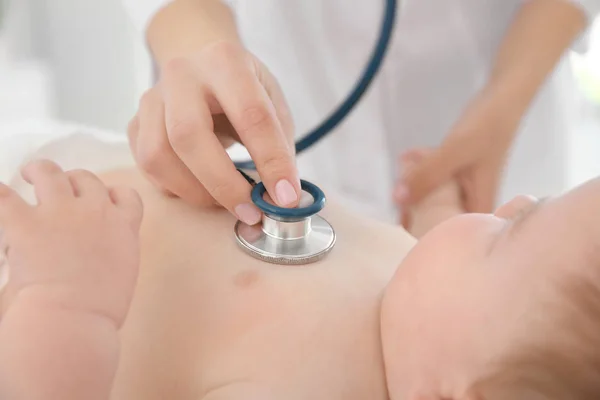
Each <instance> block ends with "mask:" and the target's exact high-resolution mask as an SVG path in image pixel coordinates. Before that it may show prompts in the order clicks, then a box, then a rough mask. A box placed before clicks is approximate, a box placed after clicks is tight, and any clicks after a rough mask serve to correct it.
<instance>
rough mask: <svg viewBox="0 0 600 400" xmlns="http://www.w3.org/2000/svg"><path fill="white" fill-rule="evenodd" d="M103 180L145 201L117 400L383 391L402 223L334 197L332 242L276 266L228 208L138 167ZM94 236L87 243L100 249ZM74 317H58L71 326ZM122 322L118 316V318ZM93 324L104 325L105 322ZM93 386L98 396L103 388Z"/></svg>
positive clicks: (374, 395) (248, 399) (366, 395)
mask: <svg viewBox="0 0 600 400" xmlns="http://www.w3.org/2000/svg"><path fill="white" fill-rule="evenodd" d="M101 179H102V181H103V182H104V184H105V185H106V186H107V187H113V186H125V187H130V188H134V189H135V190H136V191H137V192H138V193H139V194H140V196H141V198H142V200H143V202H144V208H145V215H144V220H143V224H142V229H141V265H140V273H139V276H138V280H137V286H136V288H135V293H134V297H133V302H132V303H131V308H130V309H129V313H128V314H127V318H126V320H125V322H124V324H123V326H122V329H121V330H120V333H119V338H120V358H119V365H118V368H117V370H116V378H115V379H114V382H113V385H112V394H111V395H110V398H111V399H112V400H136V399H139V400H153V399H156V400H158V399H167V398H168V399H178V400H179V399H181V400H185V399H190V400H191V399H194V400H198V399H203V400H221V399H222V400H241V399H244V400H252V399H257V400H258V399H261V400H269V399H281V398H285V399H286V400H287V399H289V400H294V399H299V400H300V399H307V398H310V399H317V400H318V399H328V400H331V399H334V400H335V399H340V400H341V399H343V400H349V399H350V400H351V399H357V400H358V399H361V400H362V399H373V400H377V399H382V400H385V399H387V398H388V393H387V385H386V379H385V371H384V365H383V356H382V349H381V336H380V303H381V299H382V296H383V292H384V289H385V287H386V285H387V284H388V282H389V280H390V279H391V277H392V275H393V274H394V272H395V270H396V269H397V266H398V265H399V264H400V262H401V260H402V259H403V257H404V256H405V255H406V253H407V252H408V251H409V249H410V248H411V247H412V246H413V244H414V239H413V238H412V237H411V236H410V235H408V234H407V233H406V232H405V231H404V230H403V229H401V228H398V227H392V226H386V225H382V224H378V223H375V222H371V221H368V220H364V219H362V218H359V217H356V216H355V215H352V214H349V213H346V212H345V211H343V210H342V209H340V208H338V207H337V206H335V204H330V205H329V206H328V207H327V208H326V210H325V212H324V213H323V215H324V216H325V217H326V218H327V219H328V220H329V221H330V222H331V223H332V224H333V225H334V227H335V228H336V231H337V234H338V242H337V245H336V248H335V249H334V251H333V252H332V253H331V254H330V255H329V256H328V257H327V258H326V259H325V260H323V261H322V262H319V263H317V264H313V265H308V266H300V267H289V266H288V267H284V266H274V265H270V264H265V263H262V262H259V261H257V260H254V259H252V258H250V257H249V256H247V255H246V254H245V253H243V252H242V251H240V250H239V249H238V248H237V246H236V244H235V241H234V239H233V230H232V229H233V225H234V222H235V221H234V220H233V218H232V217H231V216H230V214H228V213H227V212H226V211H224V210H218V209H214V208H211V209H201V208H198V207H195V208H193V207H190V206H188V205H186V204H184V203H183V202H182V201H180V200H178V199H174V198H168V197H166V196H164V194H161V193H159V192H157V191H156V190H155V189H154V188H153V187H152V186H151V184H149V183H148V182H147V181H146V180H145V179H144V178H143V177H142V176H141V175H140V174H139V173H138V172H137V171H135V170H122V171H115V172H111V173H106V174H103V175H102V176H101ZM69 217H70V215H69V214H68V213H65V215H62V216H60V218H62V219H64V220H68V219H69ZM54 218H57V217H56V216H55V217H54ZM61 221H62V220H61ZM57 224H58V222H57ZM93 225H94V226H90V225H81V226H80V228H79V229H89V228H93V229H95V230H97V229H98V227H99V223H95V224H93ZM72 233H73V232H72ZM71 236H73V235H71ZM82 237H84V235H78V240H80V239H81V238H82ZM69 239H70V242H69V243H71V244H72V243H77V240H75V239H73V237H70V238H69ZM99 240H100V239H97V240H96V241H95V243H88V244H87V245H88V246H89V248H90V249H96V250H98V248H99V247H98V243H97V242H98V241H99ZM23 243H25V242H23ZM82 245H85V243H82ZM131 247H132V245H131V243H126V242H125V241H124V242H123V243H115V244H113V248H105V249H104V251H105V253H106V254H115V253H116V254H118V253H119V252H120V251H124V250H123V249H127V248H130V249H131ZM133 247H135V246H133ZM119 249H121V250H119ZM41 256H42V257H43V254H42V255H41ZM101 258H102V257H99V259H101ZM33 264H36V263H35V262H33ZM37 264H39V263H37ZM113 264H114V262H113ZM82 271H85V270H84V269H82ZM13 286H14V285H13ZM73 286H74V287H76V286H77V285H76V284H75V285H73ZM131 286H132V285H131V283H130V284H129V285H127V284H125V285H123V282H121V284H119V283H118V282H116V283H113V287H114V288H115V289H114V290H113V289H111V290H103V292H108V291H110V292H114V293H111V295H108V296H102V297H103V298H104V302H105V303H106V304H111V303H112V302H114V298H115V297H119V294H121V295H123V294H124V293H125V294H127V293H128V290H131V289H132V287H131ZM87 292H89V293H94V290H88V291H87ZM5 302H6V301H5ZM79 303H82V302H78V304H79ZM83 303H85V302H83ZM120 303H122V301H121V302H120ZM126 303H128V302H126ZM38 311H40V312H41V310H40V309H38ZM88 311H90V310H88ZM92 312H95V310H92ZM38 314H39V313H38ZM122 314H123V315H122V316H124V312H123V313H122ZM31 315H32V318H33V316H35V313H33V314H31ZM94 315H95V314H94ZM39 321H42V322H44V319H43V318H41V319H40V318H38V322H39ZM57 321H58V320H57ZM4 322H6V321H4ZM46 322H51V321H46ZM55 322H56V321H55ZM71 322H72V321H71ZM69 323H70V322H69V321H68V320H67V321H63V322H62V323H61V324H62V325H63V326H64V327H66V328H69ZM78 323H79V324H81V323H82V322H81V321H78ZM61 324H59V325H61ZM89 324H91V323H90V322H89V321H88V326H90V327H91V325H89ZM84 325H85V324H84ZM5 326H6V323H4V324H3V327H5ZM119 326H120V321H117V322H116V323H115V325H114V327H113V329H116V328H118V327H119ZM72 327H73V326H71V328H72ZM5 331H6V329H5ZM94 332H96V333H98V332H100V333H101V332H102V327H96V330H95V331H94ZM114 332H115V333H116V331H114ZM108 335H109V336H110V335H111V333H110V332H108ZM5 339H6V338H5ZM88 339H90V338H88ZM91 339H94V338H93V337H92V338H91ZM12 340H13V341H14V340H17V339H15V338H12ZM4 343H5V344H7V343H9V342H8V341H7V340H5V341H4ZM115 345H116V344H115V343H113V344H112V345H111V344H110V343H104V344H103V346H101V347H100V348H99V349H102V350H104V353H103V356H104V357H107V359H106V360H104V361H105V362H106V363H108V364H105V365H104V366H105V367H106V365H108V367H109V369H110V365H112V364H110V363H111V362H115V360H116V359H115V358H114V357H115V354H114V346H115ZM10 346H12V344H8V345H6V346H5V348H6V347H10ZM111 346H113V347H111ZM111 351H112V352H111ZM15 357H16V356H15ZM111 357H112V358H111ZM111 360H112V361H111ZM89 365H91V367H90V368H92V367H93V365H92V364H91V363H90V364H89ZM71 367H73V365H71ZM91 370H93V368H92V369H91ZM113 372H114V371H113ZM68 376H71V377H72V376H73V375H68ZM107 376H109V377H110V371H109V373H108V375H107ZM36 379H37V378H36ZM70 381H71V382H70V383H68V384H67V383H65V386H64V387H63V390H64V391H66V390H67V388H68V385H72V384H73V383H72V382H73V379H70ZM59 383H60V380H59ZM63 383H64V382H63ZM104 383H105V384H106V385H107V387H108V386H110V385H109V384H107V383H106V382H104ZM98 384H101V383H98ZM26 386H28V385H26ZM65 393H67V394H68V395H71V396H75V397H67V394H65ZM65 393H63V394H62V395H61V396H62V397H56V398H57V399H58V398H60V399H61V400H65V399H70V398H73V399H75V398H77V399H79V398H82V395H81V393H76V392H75V391H73V390H71V391H70V392H65ZM95 393H96V395H98V396H102V394H101V393H102V391H101V390H96V391H95ZM83 397H85V398H92V397H89V396H87V397H86V396H83ZM26 398H27V400H30V399H33V398H34V397H26ZM41 398H43V399H44V400H50V399H51V400H54V397H48V396H46V397H41ZM101 398H102V397H98V399H101ZM11 400H12V399H11ZM102 400H104V398H102Z"/></svg>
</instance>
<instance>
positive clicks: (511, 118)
mask: <svg viewBox="0 0 600 400" xmlns="http://www.w3.org/2000/svg"><path fill="white" fill-rule="evenodd" d="M518 124H519V118H518V117H517V116H516V114H514V115H513V114H511V113H507V112H505V110H504V111H502V108H501V107H497V106H496V105H495V103H494V99H493V97H492V96H486V95H485V94H484V95H480V96H478V98H477V99H475V101H474V102H472V103H471V105H470V106H469V107H468V108H467V109H466V110H465V112H464V114H463V116H462V118H461V119H460V120H459V121H458V123H457V124H456V125H455V127H454V128H453V129H452V130H451V132H450V133H449V134H448V136H447V137H446V138H445V139H444V141H443V142H442V144H441V146H440V147H439V148H437V149H435V150H433V151H432V152H430V153H429V154H428V155H427V157H425V158H424V159H423V160H422V161H421V162H420V163H419V164H418V165H415V166H414V167H413V168H410V169H408V170H406V171H404V172H403V173H402V174H401V178H400V181H399V182H398V183H397V186H396V190H395V195H394V197H395V200H396V202H397V203H398V204H399V205H400V206H401V207H402V206H408V205H414V204H416V203H418V202H420V201H421V200H422V199H423V198H425V197H426V196H427V195H428V194H430V193H431V192H432V191H434V190H435V189H437V188H439V187H440V186H442V185H443V184H445V183H447V182H449V181H451V180H453V179H456V181H457V182H458V184H459V185H460V189H461V193H462V199H463V207H464V209H465V211H466V212H472V213H489V212H492V211H493V209H494V206H495V202H496V197H497V194H498V191H499V187H500V183H501V179H502V176H503V173H504V167H505V164H506V161H507V158H508V155H509V151H510V148H511V145H512V142H513V138H514V136H515V132H516V130H517V127H518ZM405 156H406V155H405Z"/></svg>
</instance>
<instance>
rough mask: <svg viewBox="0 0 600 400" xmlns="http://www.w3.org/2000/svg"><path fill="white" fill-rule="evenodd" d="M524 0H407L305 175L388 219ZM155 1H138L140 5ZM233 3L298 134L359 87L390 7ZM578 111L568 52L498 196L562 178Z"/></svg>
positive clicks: (315, 0)
mask: <svg viewBox="0 0 600 400" xmlns="http://www.w3.org/2000/svg"><path fill="white" fill-rule="evenodd" d="M523 1H524V0H443V1H442V0H402V2H401V3H402V4H401V12H400V18H399V23H398V28H397V29H396V31H395V36H394V40H393V43H392V48H391V50H390V52H389V54H388V57H387V59H386V63H385V65H384V68H383V71H382V72H381V74H380V75H379V77H378V80H377V82H376V83H375V84H374V86H373V87H372V89H371V90H370V91H369V93H368V95H367V96H366V98H365V100H364V101H363V102H362V103H361V104H360V106H359V108H358V109H357V110H356V111H354V113H353V114H352V115H351V116H350V118H349V119H348V120H347V121H346V122H345V123H344V124H343V125H342V126H341V127H339V128H338V129H337V132H335V133H334V134H332V135H331V136H330V137H329V138H327V139H326V140H324V141H323V142H321V143H319V145H318V146H316V147H315V148H314V149H312V150H310V151H309V152H307V153H306V154H303V155H301V156H300V157H299V159H298V166H299V168H300V172H301V175H302V177H303V178H306V179H309V180H310V179H315V178H316V177H318V181H319V182H322V183H323V184H324V185H326V187H327V188H329V189H331V190H332V191H335V192H337V193H336V195H337V196H336V197H340V198H346V199H347V202H348V205H350V206H352V207H354V208H355V209H357V210H359V211H362V212H364V213H365V214H367V215H370V216H373V217H376V218H380V219H384V220H391V219H393V218H394V214H395V210H394V206H393V202H392V199H391V193H392V189H393V185H394V181H395V178H396V157H397V155H398V154H399V152H401V151H403V150H406V149H410V148H413V147H422V146H435V145H438V144H439V143H440V141H441V140H442V139H443V138H444V136H445V135H446V134H447V133H448V131H449V129H450V128H451V127H452V125H453V124H454V123H455V121H456V120H457V119H458V118H459V116H460V114H461V112H462V110H463V109H464V107H465V105H466V104H467V103H468V101H469V100H470V99H471V98H472V97H473V96H474V95H475V93H477V91H478V90H480V89H481V88H482V86H483V85H484V83H485V81H486V78H487V76H488V74H489V72H490V70H491V68H492V64H493V59H494V56H495V53H496V50H497V48H498V46H499V44H500V42H501V40H502V38H503V35H504V34H505V32H506V30H507V28H508V26H509V24H510V23H511V21H512V19H513V17H514V15H515V13H516V12H517V11H518V9H519V7H520V6H521V4H522V2H523ZM565 1H566V0H565ZM130 2H131V4H134V3H135V1H134V0H130ZM149 3H151V2H146V1H145V0H138V1H137V3H136V4H137V5H139V7H140V10H142V8H144V7H145V6H147V5H148V4H149ZM160 3H161V4H162V5H164V4H165V3H166V2H165V1H162V2H160ZM229 3H230V4H231V5H232V7H233V8H234V10H235V12H236V15H237V20H238V25H239V30H240V33H241V36H242V38H243V39H244V41H245V43H246V45H247V46H248V47H249V49H250V50H251V51H252V52H254V53H255V54H256V55H257V56H258V57H259V58H260V59H262V60H263V61H264V62H265V63H266V65H268V66H269V68H270V69H271V70H272V72H273V73H274V74H275V76H276V77H277V78H278V79H279V82H280V83H281V85H282V87H283V89H284V93H285V94H286V96H287V99H288V101H289V103H290V106H291V108H292V112H293V115H294V119H295V122H296V127H297V132H298V134H299V135H303V134H304V133H305V132H307V131H308V130H309V129H311V128H312V127H313V126H314V125H315V124H316V123H318V122H319V121H321V120H322V119H323V118H324V117H325V116H326V115H327V114H328V113H329V111H330V110H332V109H333V108H334V107H335V106H336V105H337V104H338V102H339V101H340V100H341V99H342V98H344V97H345V96H346V95H347V93H348V91H349V88H350V87H351V86H353V85H354V83H355V81H356V79H357V77H358V75H359V73H360V72H361V71H362V69H363V66H364V64H365V61H366V59H367V57H368V55H369V54H370V52H371V49H372V47H373V43H374V41H375V38H376V36H377V32H378V30H379V27H380V23H381V18H382V12H383V2H382V1H381V0H378V1H368V2H367V1H356V2H348V1H347V0H327V1H323V0H285V1H281V0H234V1H229ZM577 3H578V4H580V5H581V6H582V7H583V9H585V10H586V11H588V12H589V13H590V14H589V16H590V20H592V17H593V15H595V13H597V12H598V8H599V7H600V0H579V1H578V2H577ZM142 4H145V6H144V7H142ZM132 9H134V11H135V7H133V8H132ZM134 14H135V15H138V16H140V15H142V11H140V13H139V14H136V13H135V12H134ZM144 15H148V12H145V14H144ZM576 109H577V105H576V97H575V86H574V83H573V79H572V74H571V71H570V69H569V66H568V65H567V64H566V63H565V62H562V63H561V64H560V65H559V66H558V67H557V69H556V71H555V73H554V74H553V76H552V77H551V78H550V79H549V81H548V83H547V84H546V85H545V87H544V88H543V89H542V91H541V93H540V95H539V96H538V97H537V99H536V101H535V104H534V105H533V107H532V109H531V110H530V112H529V113H528V115H527V117H526V118H525V121H524V123H523V126H522V129H521V132H520V135H519V136H518V139H517V142H516V145H515V148H514V151H513V154H512V157H511V160H510V165H509V167H508V171H507V175H506V181H505V183H504V185H503V187H502V193H501V200H506V199H508V198H510V197H512V196H514V195H516V194H519V193H522V192H528V193H531V194H534V195H538V196H545V195H548V194H555V193H558V192H561V191H563V190H564V189H565V188H566V184H567V163H568V159H567V154H568V148H567V145H568V142H567V137H568V135H570V134H571V131H572V128H573V124H574V121H575V117H576V114H575V110H576Z"/></svg>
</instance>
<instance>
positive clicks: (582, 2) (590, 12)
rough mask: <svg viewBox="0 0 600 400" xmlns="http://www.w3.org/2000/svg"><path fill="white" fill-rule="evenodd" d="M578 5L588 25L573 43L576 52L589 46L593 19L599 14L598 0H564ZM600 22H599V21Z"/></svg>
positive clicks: (599, 0) (584, 50)
mask: <svg viewBox="0 0 600 400" xmlns="http://www.w3.org/2000/svg"><path fill="white" fill-rule="evenodd" d="M564 1H568V2H570V3H573V4H575V5H576V6H578V7H580V8H581V9H582V10H583V12H585V15H586V16H587V21H588V25H587V28H586V30H585V32H583V33H582V34H581V35H580V37H579V38H578V39H577V41H576V42H575V43H574V44H573V50H575V51H576V52H578V53H585V52H586V51H587V50H588V48H589V41H590V32H591V27H592V24H593V23H594V21H596V20H597V19H598V15H600V0H564ZM599 23H600V22H599Z"/></svg>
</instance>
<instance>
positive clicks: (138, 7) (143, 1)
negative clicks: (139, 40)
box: [121, 0, 173, 33]
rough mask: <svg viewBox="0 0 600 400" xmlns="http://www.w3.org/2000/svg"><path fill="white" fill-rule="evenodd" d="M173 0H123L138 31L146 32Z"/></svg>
mask: <svg viewBox="0 0 600 400" xmlns="http://www.w3.org/2000/svg"><path fill="white" fill-rule="evenodd" d="M172 1H173V0H121V2H122V3H123V6H124V7H125V11H127V13H128V14H129V17H130V18H131V20H132V21H133V23H134V25H135V27H136V28H137V30H138V31H139V32H141V33H145V32H146V28H147V27H148V24H149V23H150V21H151V20H152V18H153V17H154V15H156V13H157V12H158V11H159V10H161V9H162V8H163V7H165V6H166V5H168V4H169V3H171V2H172Z"/></svg>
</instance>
